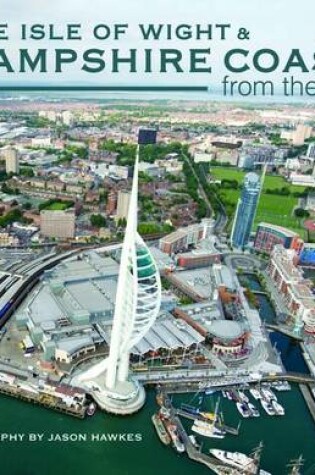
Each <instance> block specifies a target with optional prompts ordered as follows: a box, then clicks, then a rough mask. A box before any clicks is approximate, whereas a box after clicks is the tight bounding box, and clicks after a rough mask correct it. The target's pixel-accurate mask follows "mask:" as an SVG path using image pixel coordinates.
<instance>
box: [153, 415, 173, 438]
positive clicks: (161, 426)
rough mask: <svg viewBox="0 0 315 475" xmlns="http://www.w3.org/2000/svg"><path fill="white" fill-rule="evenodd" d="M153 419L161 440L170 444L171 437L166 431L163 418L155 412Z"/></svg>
mask: <svg viewBox="0 0 315 475" xmlns="http://www.w3.org/2000/svg"><path fill="white" fill-rule="evenodd" d="M151 419H152V422H153V425H154V427H155V429H156V432H157V435H158V436H159V439H160V441H161V442H162V443H163V444H165V445H169V444H170V443H171V438H170V436H169V434H168V433H167V431H166V428H165V426H164V424H163V421H162V419H161V418H160V417H159V415H158V414H153V416H152V418H151Z"/></svg>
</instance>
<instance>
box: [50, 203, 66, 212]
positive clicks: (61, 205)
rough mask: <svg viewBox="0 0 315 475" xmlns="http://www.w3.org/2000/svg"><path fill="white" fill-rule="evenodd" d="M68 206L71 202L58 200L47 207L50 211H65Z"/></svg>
mask: <svg viewBox="0 0 315 475" xmlns="http://www.w3.org/2000/svg"><path fill="white" fill-rule="evenodd" d="M67 208H69V204H67V203H62V202H60V201H56V202H54V203H51V205H49V206H48V207H47V208H45V209H48V210H50V211H64V210H65V209H67Z"/></svg>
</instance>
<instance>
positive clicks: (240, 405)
mask: <svg viewBox="0 0 315 475" xmlns="http://www.w3.org/2000/svg"><path fill="white" fill-rule="evenodd" d="M236 407H237V409H238V412H239V413H240V414H241V416H243V417H245V418H247V417H249V416H250V410H249V408H248V406H247V404H246V403H244V402H237V403H236Z"/></svg>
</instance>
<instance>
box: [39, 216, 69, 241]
mask: <svg viewBox="0 0 315 475" xmlns="http://www.w3.org/2000/svg"><path fill="white" fill-rule="evenodd" d="M40 232H41V235H42V236H44V237H49V238H60V239H68V238H73V237H74V234H75V213H74V212H73V211H52V210H42V211H41V213H40Z"/></svg>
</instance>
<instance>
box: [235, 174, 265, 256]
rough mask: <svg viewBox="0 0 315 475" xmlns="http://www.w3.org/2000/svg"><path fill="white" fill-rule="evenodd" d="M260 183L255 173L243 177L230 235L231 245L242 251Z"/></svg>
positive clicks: (252, 221)
mask: <svg viewBox="0 0 315 475" xmlns="http://www.w3.org/2000/svg"><path fill="white" fill-rule="evenodd" d="M260 189H261V182H260V178H259V176H258V175H257V174H256V173H248V174H247V175H245V179H244V185H243V189H242V193H241V197H240V199H239V200H238V204H237V208H236V213H235V218H234V223H233V228H232V233H231V242H232V245H233V246H234V247H236V248H239V249H244V248H245V247H246V246H247V244H248V242H249V238H250V233H251V230H252V227H253V224H254V219H255V215H256V210H257V206H258V201H259V196H260Z"/></svg>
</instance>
